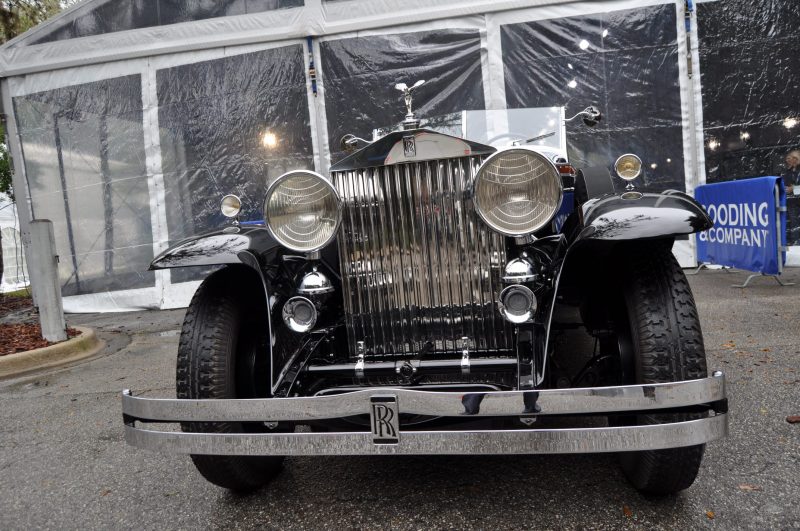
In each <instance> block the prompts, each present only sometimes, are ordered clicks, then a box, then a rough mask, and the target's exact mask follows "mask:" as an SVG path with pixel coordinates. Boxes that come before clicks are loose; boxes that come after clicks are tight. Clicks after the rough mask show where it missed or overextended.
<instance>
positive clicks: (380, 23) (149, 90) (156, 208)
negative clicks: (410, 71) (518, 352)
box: [0, 0, 705, 311]
mask: <svg viewBox="0 0 800 531" xmlns="http://www.w3.org/2000/svg"><path fill="white" fill-rule="evenodd" d="M354 3H355V2H353V1H348V0H345V1H341V2H334V3H324V4H323V3H322V1H321V0H306V6H305V7H304V8H294V9H287V10H281V11H280V12H267V13H263V14H256V15H248V16H246V17H226V18H224V19H212V20H210V21H209V20H204V21H199V22H193V23H185V24H176V25H174V26H176V27H177V26H180V27H181V28H179V31H178V33H179V34H185V33H186V32H187V31H189V32H190V33H191V32H192V31H194V30H197V34H198V36H203V39H199V38H198V39H189V40H186V41H185V42H183V44H181V45H178V44H177V43H176V42H175V40H174V39H165V40H164V39H163V34H164V33H165V32H164V28H163V27H162V28H147V29H145V30H135V31H128V32H118V33H112V34H106V35H101V36H97V37H84V38H81V39H75V41H85V43H91V44H92V46H97V47H102V46H103V45H104V44H106V45H107V44H109V43H112V42H113V41H114V39H117V38H120V37H121V36H122V35H121V34H131V33H136V34H139V33H142V32H144V33H145V34H149V33H148V32H150V31H151V30H160V32H159V35H161V37H162V40H163V42H162V43H161V45H160V46H159V47H158V49H154V47H153V46H152V43H150V44H149V45H148V44H147V43H145V45H143V46H142V47H141V49H140V50H138V51H136V52H135V53H134V51H128V52H124V53H122V52H120V53H116V52H113V51H109V52H106V54H105V55H97V57H95V58H94V59H95V60H96V64H88V65H86V66H72V65H73V60H72V59H69V58H64V57H61V59H59V60H61V62H60V63H58V67H59V69H58V70H52V69H53V68H55V67H56V66H55V64H54V63H53V61H55V60H56V59H58V58H59V55H58V54H56V55H55V56H54V57H55V59H53V61H50V62H47V61H42V62H39V63H33V64H29V65H28V66H27V67H26V68H22V67H20V66H19V65H18V64H17V63H15V62H14V61H12V63H14V64H16V66H14V64H11V63H9V62H8V61H7V60H5V59H4V60H2V61H0V74H2V75H6V76H8V75H11V76H12V77H6V78H3V79H2V80H1V81H0V83H1V86H2V98H3V105H4V108H5V109H6V112H7V113H8V114H9V120H8V121H9V131H8V133H9V137H10V138H12V139H13V140H12V142H11V150H12V156H13V159H14V169H15V178H14V184H15V189H17V190H25V189H26V188H25V187H26V184H25V183H26V179H25V168H24V164H23V158H22V153H21V149H20V147H19V141H18V140H19V137H18V135H17V130H16V123H15V119H14V116H13V106H12V101H11V99H12V98H13V97H16V96H22V95H25V94H30V93H34V92H40V91H43V90H50V89H55V88H60V87H64V86H70V85H74V84H78V83H87V82H91V81H99V80H102V79H110V78H114V77H119V76H123V75H130V74H139V75H140V76H141V82H142V106H143V110H144V113H143V121H144V123H143V126H144V137H145V138H144V143H145V156H146V168H147V183H148V190H149V194H150V207H151V221H152V230H153V252H154V254H158V253H159V252H161V251H163V250H164V249H165V248H166V245H167V242H168V241H169V234H168V230H167V223H166V209H167V205H166V203H165V197H164V182H163V174H162V169H161V152H160V139H159V127H158V105H157V103H158V99H157V94H156V83H155V79H156V71H157V70H159V69H163V68H167V67H172V66H177V65H183V64H191V63H196V62H201V61H206V60H210V59H216V58H220V57H224V56H229V55H238V54H243V53H249V52H254V51H259V50H265V49H269V48H274V47H281V46H286V45H290V44H301V45H302V46H303V50H304V54H303V55H304V66H305V72H306V85H307V92H308V105H309V116H310V126H311V136H312V145H313V156H314V166H315V169H317V171H320V172H322V173H323V174H324V173H325V172H326V171H327V170H328V166H329V159H330V152H329V151H330V150H329V138H328V128H327V115H326V110H325V79H324V77H325V73H324V68H325V65H324V64H322V62H321V57H320V55H321V54H320V48H319V46H320V42H321V41H326V40H335V39H343V38H350V37H355V36H365V35H388V34H397V33H405V32H414V31H435V30H437V29H443V28H453V27H459V28H462V27H464V28H473V29H477V30H478V31H479V32H480V35H481V69H482V79H483V83H484V92H485V101H486V104H487V107H488V108H494V109H502V108H505V80H504V71H503V61H502V51H501V47H500V43H501V38H500V30H501V26H502V25H503V24H509V23H513V22H527V21H533V20H540V19H548V18H562V17H568V16H574V15H584V14H590V13H598V12H606V11H613V10H621V9H632V8H638V7H643V6H647V5H663V4H674V5H675V8H676V12H677V15H678V16H677V28H676V31H677V37H678V40H677V43H678V60H679V63H680V65H679V69H680V92H681V107H682V122H683V124H684V125H683V137H684V142H683V145H684V160H685V168H684V171H685V176H686V177H685V179H686V182H685V185H686V189H687V191H691V190H693V189H694V188H695V187H696V186H697V185H698V184H702V183H704V182H705V169H704V168H705V164H704V160H703V153H702V145H703V136H702V135H703V124H702V107H701V94H700V84H699V78H700V75H699V56H698V51H697V42H698V39H697V30H696V27H697V25H696V23H694V19H693V23H692V25H691V33H690V40H691V43H692V46H691V50H690V51H689V50H687V45H686V42H687V40H686V32H685V31H686V30H685V27H684V17H683V15H684V2H683V1H682V0H644V1H642V0H607V1H602V2H593V1H583V2H574V1H563V0H549V1H548V0H532V1H527V2H523V1H501V2H471V3H469V4H468V5H467V3H466V2H457V1H455V0H447V1H445V2H442V4H443V5H442V6H441V7H439V6H438V5H437V8H438V9H434V13H433V14H431V13H430V12H425V13H424V14H421V13H420V9H416V10H415V9H414V6H416V5H417V4H420V5H422V4H430V2H427V0H426V1H423V0H409V1H407V2H406V4H411V6H410V9H406V10H405V11H401V12H400V13H399V14H398V15H396V16H394V17H389V18H386V17H385V16H384V15H381V17H383V18H381V17H379V16H378V15H372V16H371V17H369V16H368V17H362V18H360V19H359V21H358V22H357V23H356V22H344V21H342V19H337V18H336V17H344V14H345V13H347V10H348V9H350V10H352V8H353V5H354ZM375 4H376V5H383V4H385V2H375ZM359 5H363V4H359ZM289 12H291V13H289ZM295 12H302V13H303V16H302V17H300V18H302V19H304V20H305V17H306V15H307V14H308V13H313V12H316V13H317V14H318V15H319V14H322V15H330V16H331V18H330V19H327V21H326V22H325V24H322V25H318V26H314V27H308V26H309V24H310V22H308V21H306V22H304V23H303V24H302V25H301V26H296V25H295V26H292V27H291V28H292V32H294V33H285V32H284V33H281V31H282V30H281V29H280V27H278V28H277V29H276V28H275V27H272V30H271V32H267V33H265V32H264V31H263V30H264V28H263V27H261V28H260V30H261V33H260V34H258V31H255V32H253V31H250V32H248V31H241V32H239V33H237V28H239V27H240V26H241V25H242V24H244V23H245V22H247V21H249V23H251V24H254V25H259V24H266V23H268V22H269V21H272V22H274V18H275V16H281V17H287V16H289V15H292V17H294V20H295V22H296V20H297V19H296V16H297V13H295ZM276 13H277V14H276ZM65 16H67V15H65ZM292 17H290V18H292ZM229 19H235V20H229ZM422 19H424V20H426V22H420V20H422ZM311 20H317V21H318V20H321V19H320V18H319V17H317V18H312V19H311ZM354 25H357V27H358V28H359V29H358V30H357V31H352V30H354V29H355V28H354V27H353V26H354ZM226 26H227V27H228V29H229V30H230V31H229V32H227V33H225V32H220V31H219V30H220V27H226ZM170 28H172V26H170ZM187 28H189V29H188V30H187ZM209 28H216V30H217V33H216V34H215V35H214V36H213V38H211V37H209V35H208V34H207V33H205V32H206V30H207V29H209ZM298 31H300V32H302V34H299V33H297V32H298ZM331 32H334V34H331ZM240 33H241V34H240ZM289 35H291V38H286V37H288V36H289ZM308 35H311V36H314V38H313V41H312V50H311V52H312V53H313V58H314V63H315V65H316V72H317V77H316V81H317V95H316V96H315V95H314V94H313V92H312V89H311V80H310V79H309V77H308V66H309V64H308V62H309V50H308V45H307V41H306V37H307V36H308ZM123 37H124V36H123ZM279 37H280V38H279ZM204 39H206V40H204ZM200 41H203V42H200ZM65 42H66V45H69V42H70V41H60V42H56V43H49V44H43V45H37V46H34V47H31V48H36V49H41V53H42V54H43V55H45V52H46V51H51V52H52V51H54V50H56V48H58V47H63V46H65ZM10 44H14V42H13V41H12V43H10ZM6 46H8V45H6ZM16 50H25V47H23V46H19V47H17V48H16ZM59 53H61V52H59ZM689 53H691V55H692V59H693V60H692V61H691V64H692V65H693V72H692V76H691V77H690V76H689V72H688V67H687V65H688V61H687V57H688V54H689ZM64 54H66V55H68V54H69V51H68V50H67V51H65V52H63V53H62V56H63V55H64ZM111 60H113V62H106V61H111ZM82 61H83V62H84V64H85V62H86V58H85V57H84V58H82ZM100 61H103V62H102V63H100ZM23 73H24V74H25V75H24V76H20V75H19V74H23ZM23 195H24V196H25V198H26V205H25V208H20V222H21V228H22V234H23V240H24V239H25V238H29V231H28V223H29V220H30V216H31V212H30V199H29V197H27V196H28V194H27V193H25V194H23ZM676 255H677V256H678V257H679V259H680V261H681V263H682V264H683V265H685V266H689V265H693V260H694V248H693V242H685V241H683V242H678V245H676ZM197 285H198V282H187V283H180V284H172V283H171V281H170V273H169V271H162V272H157V274H156V284H155V287H154V288H144V289H135V290H126V291H117V292H108V293H100V294H91V295H78V296H73V297H66V298H65V308H66V309H67V310H68V311H92V310H98V309H102V310H104V311H114V310H117V311H125V310H130V309H136V308H145V307H160V308H175V307H181V306H185V305H186V303H188V300H189V299H190V297H191V295H192V293H193V292H194V290H195V289H196V287H197Z"/></svg>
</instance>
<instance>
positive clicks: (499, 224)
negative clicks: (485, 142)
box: [473, 148, 563, 236]
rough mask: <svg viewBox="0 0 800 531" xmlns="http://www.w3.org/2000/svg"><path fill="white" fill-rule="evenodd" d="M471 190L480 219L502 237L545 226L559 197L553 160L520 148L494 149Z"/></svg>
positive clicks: (560, 190) (559, 199)
mask: <svg viewBox="0 0 800 531" xmlns="http://www.w3.org/2000/svg"><path fill="white" fill-rule="evenodd" d="M473 191H474V201H475V209H476V210H477V211H478V214H479V215H480V216H481V218H482V219H483V221H485V222H486V224H487V225H489V227H491V228H492V229H494V230H496V231H497V232H499V233H501V234H505V235H506V236H525V235H528V234H530V233H532V232H536V231H537V230H539V229H541V228H542V227H544V226H545V225H547V223H548V222H549V221H550V220H551V219H553V216H555V214H556V212H557V211H558V208H559V207H560V206H561V199H562V196H563V190H562V188H561V176H560V175H559V174H558V170H557V169H556V167H555V166H554V165H553V163H552V162H550V161H549V160H548V159H547V157H545V156H544V155H541V154H539V153H537V152H535V151H532V150H529V149H521V148H515V149H507V150H504V151H498V152H497V153H495V154H494V155H492V156H490V157H489V158H488V159H486V161H485V162H484V163H483V165H482V166H481V167H480V169H479V170H478V174H477V176H476V177H475V186H474V190H473Z"/></svg>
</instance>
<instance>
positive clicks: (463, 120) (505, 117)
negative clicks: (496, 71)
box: [373, 107, 567, 153]
mask: <svg viewBox="0 0 800 531" xmlns="http://www.w3.org/2000/svg"><path fill="white" fill-rule="evenodd" d="M420 127H421V128H423V129H432V130H434V131H437V132H439V133H444V134H448V135H452V136H456V137H459V138H465V139H469V140H471V141H473V142H478V143H481V144H487V145H490V146H493V147H498V148H499V147H504V146H509V145H511V144H512V143H515V142H517V143H520V144H526V145H530V146H537V147H539V148H541V149H542V150H546V151H553V152H560V153H564V152H566V147H567V146H566V135H565V133H564V109H563V107H529V108H524V109H502V110H482V111H460V112H454V113H450V114H443V115H439V116H430V117H424V118H421V120H420ZM389 132H390V129H389V128H381V129H376V130H375V131H373V140H376V139H377V138H380V137H381V136H383V135H385V134H387V133H389ZM550 133H552V134H550ZM531 138H537V139H536V140H534V141H532V142H527V143H526V141H527V140H529V139H531Z"/></svg>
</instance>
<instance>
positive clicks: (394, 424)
mask: <svg viewBox="0 0 800 531" xmlns="http://www.w3.org/2000/svg"><path fill="white" fill-rule="evenodd" d="M369 413H370V425H371V426H372V442H374V443H375V444H397V443H399V442H400V411H399V410H398V408H397V396H395V395H378V396H372V397H370V410H369Z"/></svg>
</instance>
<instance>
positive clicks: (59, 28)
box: [22, 0, 303, 44]
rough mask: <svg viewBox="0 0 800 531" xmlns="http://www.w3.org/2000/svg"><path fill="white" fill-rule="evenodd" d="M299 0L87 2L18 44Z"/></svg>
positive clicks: (242, 12) (257, 9)
mask: <svg viewBox="0 0 800 531" xmlns="http://www.w3.org/2000/svg"><path fill="white" fill-rule="evenodd" d="M302 5H303V0H107V1H102V0H101V1H94V2H87V3H86V5H85V6H83V7H79V8H77V9H76V10H74V11H73V12H72V13H69V14H67V15H66V16H65V17H63V18H62V19H61V20H59V21H56V22H55V23H54V24H53V28H52V29H51V30H49V31H47V32H45V33H44V34H39V36H37V37H36V38H34V39H32V40H30V41H23V43H22V44H42V43H46V42H55V41H62V40H66V39H75V38H78V37H88V36H91V35H102V34H105V33H114V32H117V31H125V30H132V29H140V28H149V27H153V26H164V25H167V24H177V23H179V22H189V21H193V20H204V19H208V18H216V17H227V16H232V15H245V14H248V13H261V12H264V11H272V10H275V9H283V8H289V7H300V6H302Z"/></svg>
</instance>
